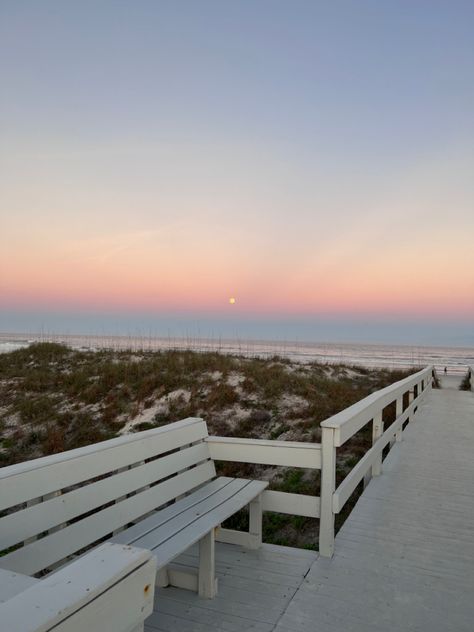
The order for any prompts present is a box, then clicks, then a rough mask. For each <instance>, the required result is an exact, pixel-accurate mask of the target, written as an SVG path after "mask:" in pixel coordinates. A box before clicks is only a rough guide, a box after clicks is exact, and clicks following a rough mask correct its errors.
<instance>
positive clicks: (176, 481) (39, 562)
mask: <svg viewBox="0 0 474 632" xmlns="http://www.w3.org/2000/svg"><path fill="white" fill-rule="evenodd" d="M214 477H215V468H214V463H213V462H212V461H206V462H205V463H203V464H201V465H198V466H197V467H195V468H193V469H191V470H187V471H186V472H183V473H182V474H178V475H177V476H174V477H173V478H170V479H168V480H166V481H165V482H163V483H160V484H159V485H156V486H154V487H151V488H149V489H147V490H144V491H142V492H140V493H139V494H136V495H134V496H131V497H130V498H127V499H125V500H123V501H121V502H118V503H116V504H114V505H112V506H111V507H107V508H106V509H102V510H101V511H99V512H97V513H94V514H92V515H90V516H88V517H87V518H84V519H83V520H80V521H78V522H76V523H74V524H72V525H69V526H67V527H65V528H64V529H61V530H60V531H56V532H55V533H52V534H50V535H47V536H45V537H44V538H42V539H40V540H36V541H35V542H32V543H31V544H28V545H27V546H24V547H22V548H20V549H18V550H16V551H13V552H12V553H9V554H7V555H5V556H3V557H2V558H1V565H2V567H3V568H6V569H9V570H13V571H16V572H19V573H24V574H25V575H34V574H36V573H38V572H39V571H42V570H44V569H45V568H48V567H49V566H52V565H53V564H56V563H57V562H60V561H61V560H63V559H65V558H66V557H67V556H69V555H72V554H73V553H76V552H77V551H80V550H81V549H83V548H84V547H86V546H89V545H91V544H93V543H95V542H97V541H98V540H99V539H100V538H103V537H105V536H107V535H108V534H110V533H112V531H114V530H115V529H119V528H120V527H122V526H124V525H126V524H127V523H128V522H132V521H134V520H136V519H138V518H140V517H141V516H143V515H145V514H147V513H148V512H149V511H151V510H152V509H153V508H154V507H159V506H161V505H163V504H165V503H167V502H169V501H170V500H173V499H175V498H176V497H177V496H180V495H182V494H185V493H187V492H189V491H190V490H192V489H194V488H196V487H198V486H199V485H202V484H203V483H205V482H207V481H209V480H210V479H212V478H214Z"/></svg>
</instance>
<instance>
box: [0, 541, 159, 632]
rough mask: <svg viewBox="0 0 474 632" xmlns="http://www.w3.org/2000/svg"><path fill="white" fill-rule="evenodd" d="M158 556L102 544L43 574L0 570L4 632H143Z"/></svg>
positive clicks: (0, 621) (0, 625)
mask: <svg viewBox="0 0 474 632" xmlns="http://www.w3.org/2000/svg"><path fill="white" fill-rule="evenodd" d="M155 574H156V560H155V559H154V558H153V556H152V554H151V553H150V552H149V551H144V550H142V549H136V548H134V547H129V546H120V545H117V544H102V545H101V546H99V547H97V548H95V549H94V550H93V551H91V552H89V553H88V554H87V555H84V556H83V557H81V558H80V559H78V560H76V561H75V562H73V563H72V564H70V565H68V566H66V567H65V568H63V569H62V570H59V571H57V572H56V573H51V574H50V575H48V577H47V578H45V579H41V580H40V579H35V578H33V577H29V576H27V575H20V574H18V573H13V572H12V571H6V570H2V569H0V629H1V630H2V631H4V632H7V631H8V632H48V631H49V630H54V632H83V631H84V630H87V631H88V632H139V631H140V630H143V621H144V620H145V618H146V617H147V616H148V615H149V614H151V613H152V611H153V595H154V581H155Z"/></svg>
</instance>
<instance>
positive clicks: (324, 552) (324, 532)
mask: <svg viewBox="0 0 474 632" xmlns="http://www.w3.org/2000/svg"><path fill="white" fill-rule="evenodd" d="M321 430H322V436H321V494H320V497H321V509H320V519H319V554H320V555H321V556H323V557H332V556H333V554H334V511H333V506H332V502H333V494H334V492H335V490H336V448H335V446H334V428H322V429H321Z"/></svg>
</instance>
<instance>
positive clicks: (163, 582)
mask: <svg viewBox="0 0 474 632" xmlns="http://www.w3.org/2000/svg"><path fill="white" fill-rule="evenodd" d="M169 585H170V578H169V575H168V567H167V566H163V568H160V569H158V571H157V573H156V579H155V586H156V587H157V588H166V586H169Z"/></svg>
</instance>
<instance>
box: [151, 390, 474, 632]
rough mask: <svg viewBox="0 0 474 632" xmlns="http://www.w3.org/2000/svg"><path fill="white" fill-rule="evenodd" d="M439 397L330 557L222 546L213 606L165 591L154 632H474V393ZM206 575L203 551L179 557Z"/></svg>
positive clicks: (372, 487) (399, 449) (365, 499)
mask: <svg viewBox="0 0 474 632" xmlns="http://www.w3.org/2000/svg"><path fill="white" fill-rule="evenodd" d="M446 385H447V386H448V388H447V389H445V390H440V391H436V390H435V391H433V392H432V393H431V394H430V395H429V397H428V399H427V401H426V402H425V403H424V404H423V406H422V407H421V409H420V411H419V413H418V415H417V417H416V419H415V421H414V423H412V424H410V425H409V426H408V428H407V430H406V434H405V433H404V439H403V441H402V442H401V443H400V444H396V445H395V446H394V448H393V450H392V451H391V453H390V454H389V456H388V458H387V459H386V461H385V462H384V468H383V473H382V475H381V476H380V477H377V478H375V479H373V480H372V482H371V483H370V485H369V486H368V487H367V489H366V490H365V492H364V493H363V495H362V496H361V498H360V499H359V501H358V503H357V505H356V507H355V509H354V510H353V512H352V514H351V516H350V517H349V519H348V520H347V522H346V524H345V525H344V527H343V528H342V529H341V531H340V533H339V534H338V536H337V538H336V547H335V555H334V557H333V558H332V559H324V558H318V556H317V554H315V553H313V552H310V551H301V550H298V549H290V548H286V547H274V546H271V545H264V546H263V547H262V549H260V550H258V551H248V550H245V549H242V548H241V547H238V546H232V545H227V544H219V545H218V546H217V552H216V564H217V575H218V577H219V594H218V596H217V598H216V599H214V600H205V599H200V598H199V597H198V596H197V595H195V594H193V593H191V592H188V591H184V590H179V589H176V588H165V589H160V590H158V591H157V594H156V599H155V611H154V613H153V615H152V616H151V617H149V619H148V620H147V622H146V626H145V630H146V631H147V632H205V631H209V632H240V631H244V630H252V631H254V632H273V631H274V632H315V631H317V632H336V631H337V632H339V631H340V630H350V631H351V632H381V631H382V630H390V632H402V631H403V632H405V631H406V632H426V631H427V630H429V631H430V632H446V630H449V631H450V632H472V630H473V621H474V599H473V597H472V595H473V594H474V563H473V560H474V485H473V482H474V459H473V458H472V452H473V448H474V394H473V393H466V392H460V391H457V390H456V389H455V387H456V384H455V383H454V381H453V380H449V381H448V380H447V384H446ZM179 563H181V564H183V565H188V566H197V548H196V547H193V548H192V549H190V550H189V551H188V552H187V553H186V554H185V555H183V556H181V557H180V558H179Z"/></svg>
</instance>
